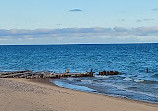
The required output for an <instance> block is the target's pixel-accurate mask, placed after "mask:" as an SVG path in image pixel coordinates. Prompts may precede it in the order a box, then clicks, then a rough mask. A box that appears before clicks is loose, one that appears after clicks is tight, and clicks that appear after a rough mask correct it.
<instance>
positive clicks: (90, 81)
mask: <svg viewBox="0 0 158 111" xmlns="http://www.w3.org/2000/svg"><path fill="white" fill-rule="evenodd" d="M81 82H88V83H92V80H81Z"/></svg>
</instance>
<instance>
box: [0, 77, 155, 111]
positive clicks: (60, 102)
mask: <svg viewBox="0 0 158 111" xmlns="http://www.w3.org/2000/svg"><path fill="white" fill-rule="evenodd" d="M0 111H158V104H151V103H145V102H139V101H134V100H128V99H121V98H115V97H108V96H104V95H99V94H92V93H87V92H81V91H74V90H70V89H65V88H60V87H57V86H55V85H53V84H51V83H49V82H48V80H47V79H43V80H41V79H37V80H35V79H34V80H29V79H21V78H20V79H14V78H12V79H9V78H0Z"/></svg>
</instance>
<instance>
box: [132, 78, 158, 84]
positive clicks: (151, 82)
mask: <svg viewBox="0 0 158 111" xmlns="http://www.w3.org/2000/svg"><path fill="white" fill-rule="evenodd" d="M134 81H135V82H137V83H144V84H157V83H158V81H152V80H143V79H136V80H134Z"/></svg>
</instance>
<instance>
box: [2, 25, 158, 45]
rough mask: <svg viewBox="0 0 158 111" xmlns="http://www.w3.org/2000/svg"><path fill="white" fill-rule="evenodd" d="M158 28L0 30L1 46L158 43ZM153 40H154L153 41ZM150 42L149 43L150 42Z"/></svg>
mask: <svg viewBox="0 0 158 111" xmlns="http://www.w3.org/2000/svg"><path fill="white" fill-rule="evenodd" d="M157 36H158V27H137V28H124V27H114V28H101V27H92V28H62V29H36V30H20V29H11V30H5V29H0V44H2V43H4V41H6V43H8V42H7V41H10V43H12V42H13V41H14V42H15V43H17V42H18V41H19V43H23V42H27V43H26V44H29V43H35V42H36V43H38V41H39V44H41V43H43V44H48V43H49V44H51V43H122V42H123V43H128V42H130V43H131V42H132V43H133V42H134V43H135V42H158V37H157ZM151 38H152V39H151ZM148 40H149V41H148Z"/></svg>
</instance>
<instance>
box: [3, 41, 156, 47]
mask: <svg viewBox="0 0 158 111" xmlns="http://www.w3.org/2000/svg"><path fill="white" fill-rule="evenodd" d="M132 44H158V43H153V42H152V43H105V44H99V43H98V44H97V43H78V44H76V43H68V44H67V43H65V44H64V43H63V44H3V45H1V44H0V46H51V45H52V46H53V45H132Z"/></svg>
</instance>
